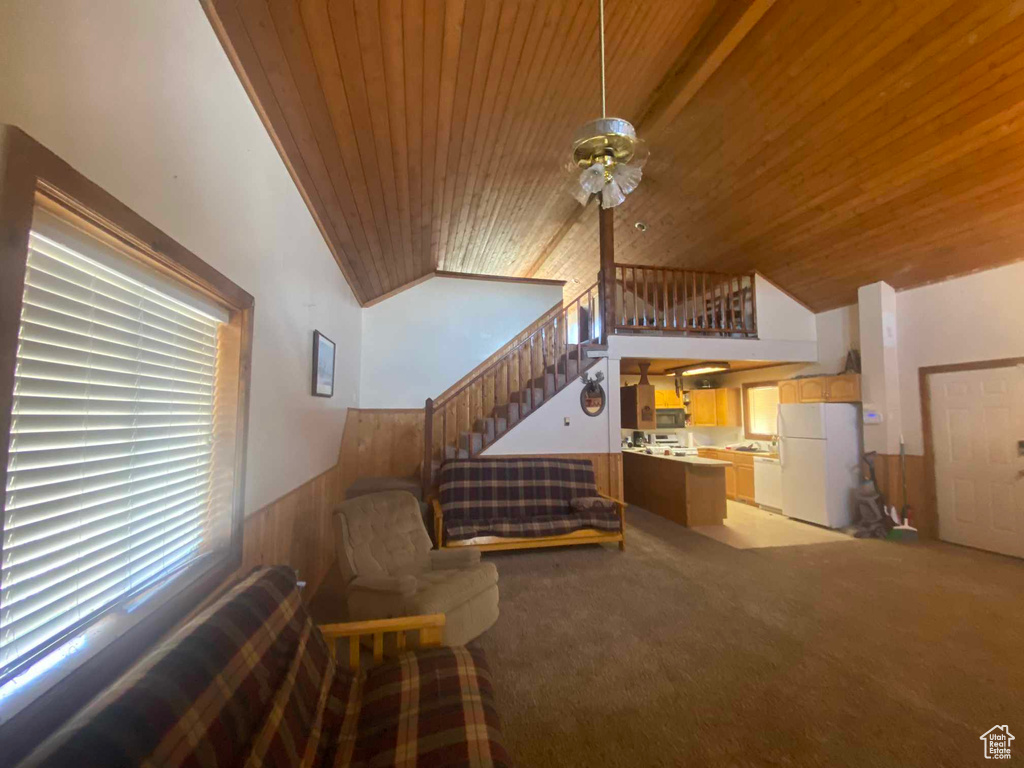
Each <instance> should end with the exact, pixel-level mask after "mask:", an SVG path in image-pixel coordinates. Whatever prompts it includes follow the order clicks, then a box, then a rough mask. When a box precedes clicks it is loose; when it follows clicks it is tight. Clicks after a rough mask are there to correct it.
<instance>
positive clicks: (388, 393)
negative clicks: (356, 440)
mask: <svg viewBox="0 0 1024 768" xmlns="http://www.w3.org/2000/svg"><path fill="white" fill-rule="evenodd" d="M561 300H562V286H560V285H545V284H539V283H512V282H504V281H492V280H473V279H463V278H451V277H434V278H431V279H429V280H427V281H425V282H423V283H420V284H419V285H415V286H413V287H412V288H410V289H408V290H406V291H403V292H402V293H399V294H396V295H395V296H392V297H391V298H390V299H387V300H385V301H382V302H381V303H380V304H376V305H374V306H372V307H367V308H366V309H364V310H363V342H362V363H361V386H360V401H359V404H360V407H362V408H422V407H423V403H424V401H425V400H426V399H427V398H428V397H437V396H438V395H440V394H441V393H442V392H444V391H445V390H446V389H448V387H450V386H451V385H452V384H454V383H455V382H457V381H458V380H459V379H461V378H462V377H463V376H465V375H466V374H467V373H469V372H470V371H471V370H473V368H475V367H476V366H477V365H479V364H480V363H482V362H483V361H484V360H486V359H487V358H488V357H490V356H491V355H492V354H493V353H494V352H495V351H497V350H498V349H500V348H501V346H502V345H503V344H505V343H507V342H508V341H509V340H510V339H512V338H513V337H515V335H516V334H518V333H519V332H520V331H522V330H523V329H524V328H526V327H527V326H528V325H530V323H532V322H533V321H534V320H536V319H537V318H538V317H540V316H541V315H543V314H544V313H545V312H547V311H548V310H549V309H551V308H552V307H553V306H554V305H555V304H558V303H560V302H561Z"/></svg>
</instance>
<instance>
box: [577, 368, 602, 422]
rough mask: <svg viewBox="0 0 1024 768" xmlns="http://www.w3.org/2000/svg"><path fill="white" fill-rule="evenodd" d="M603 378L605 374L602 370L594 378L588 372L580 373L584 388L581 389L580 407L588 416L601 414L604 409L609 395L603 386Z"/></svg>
mask: <svg viewBox="0 0 1024 768" xmlns="http://www.w3.org/2000/svg"><path fill="white" fill-rule="evenodd" d="M603 379H604V374H603V373H602V372H601V371H598V372H597V374H596V375H595V376H594V378H590V376H589V375H588V374H586V373H584V374H581V375H580V381H582V382H583V389H582V390H581V391H580V407H581V408H582V409H583V412H584V413H585V414H587V416H600V415H601V412H602V411H604V406H605V404H606V403H607V401H608V396H607V395H606V394H605V391H604V387H602V386H601V381H602V380H603Z"/></svg>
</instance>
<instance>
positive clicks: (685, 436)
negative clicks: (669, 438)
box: [622, 427, 770, 449]
mask: <svg viewBox="0 0 1024 768" xmlns="http://www.w3.org/2000/svg"><path fill="white" fill-rule="evenodd" d="M645 434H647V435H676V436H677V437H678V438H679V442H680V443H681V444H682V445H692V446H698V447H699V446H702V445H713V446H716V447H718V448H724V447H725V446H728V445H734V444H737V443H742V444H743V445H748V444H751V443H754V444H757V445H760V446H761V447H762V448H765V449H767V447H768V446H769V445H770V444H769V443H767V442H761V441H757V440H747V439H746V438H745V437H743V428H742V427H691V428H689V429H655V430H650V431H648V432H646V433H645ZM632 436H633V430H631V429H624V430H622V437H623V438H627V437H632Z"/></svg>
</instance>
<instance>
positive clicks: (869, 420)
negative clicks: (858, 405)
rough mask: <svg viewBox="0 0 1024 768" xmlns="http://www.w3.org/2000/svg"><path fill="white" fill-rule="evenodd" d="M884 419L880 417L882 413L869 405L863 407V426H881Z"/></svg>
mask: <svg viewBox="0 0 1024 768" xmlns="http://www.w3.org/2000/svg"><path fill="white" fill-rule="evenodd" d="M883 421H885V419H884V418H883V417H882V412H881V411H878V410H875V409H874V408H872V407H871V406H870V405H865V406H864V423H865V424H881V423H882V422H883Z"/></svg>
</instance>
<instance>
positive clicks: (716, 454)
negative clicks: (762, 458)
mask: <svg viewBox="0 0 1024 768" xmlns="http://www.w3.org/2000/svg"><path fill="white" fill-rule="evenodd" d="M697 455H698V456H700V457H702V458H705V459H718V460H719V461H728V462H729V466H728V467H726V468H725V495H726V497H727V498H730V499H735V500H738V501H745V502H747V503H748V504H753V503H754V455H753V454H751V453H741V452H737V451H726V450H719V449H717V448H698V449H697Z"/></svg>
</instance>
